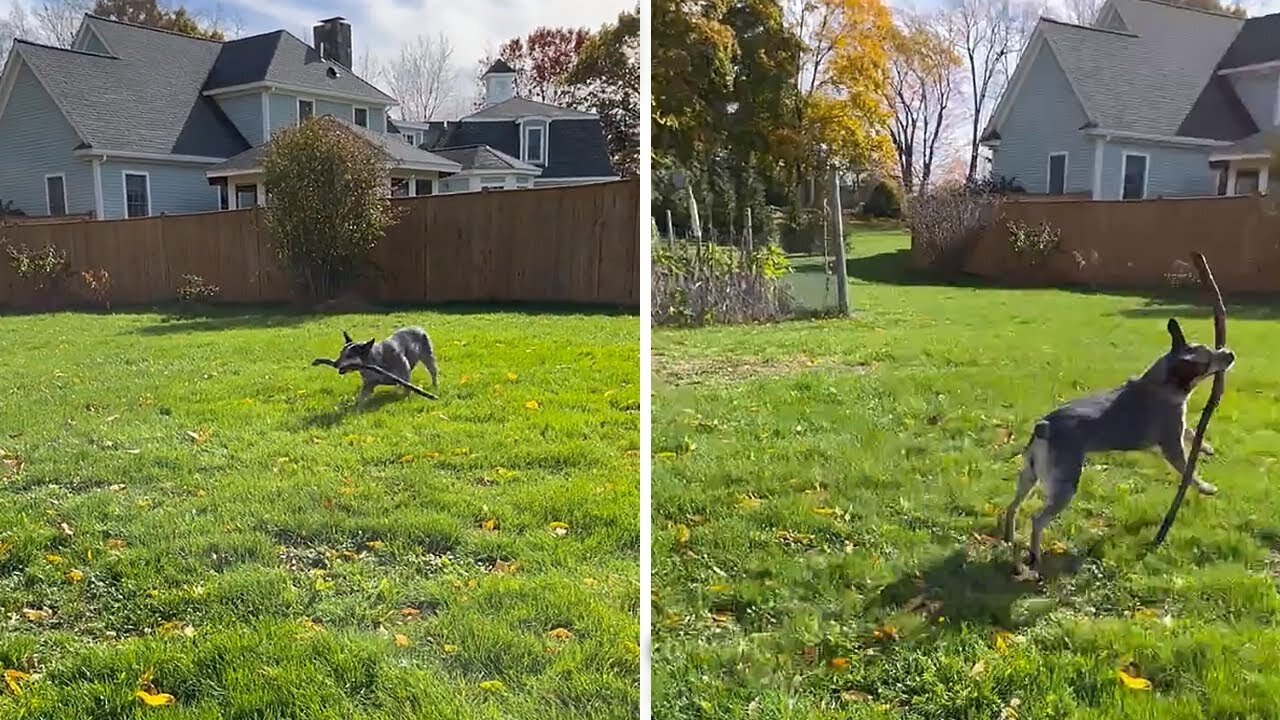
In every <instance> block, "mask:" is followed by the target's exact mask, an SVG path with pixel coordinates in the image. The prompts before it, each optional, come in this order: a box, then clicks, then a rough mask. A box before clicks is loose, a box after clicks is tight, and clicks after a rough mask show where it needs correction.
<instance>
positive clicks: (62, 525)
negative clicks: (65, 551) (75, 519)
mask: <svg viewBox="0 0 1280 720" xmlns="http://www.w3.org/2000/svg"><path fill="white" fill-rule="evenodd" d="M58 529H59V530H61V531H62V534H63V535H66V536H67V537H75V534H76V531H75V530H72V529H71V526H70V525H68V524H66V523H58Z"/></svg>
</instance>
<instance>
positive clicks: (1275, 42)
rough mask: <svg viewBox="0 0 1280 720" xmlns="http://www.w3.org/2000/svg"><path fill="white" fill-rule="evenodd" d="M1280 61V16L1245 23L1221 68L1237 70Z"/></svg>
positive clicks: (1224, 57)
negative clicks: (1247, 66)
mask: <svg viewBox="0 0 1280 720" xmlns="http://www.w3.org/2000/svg"><path fill="white" fill-rule="evenodd" d="M1274 60H1280V14H1276V15H1263V16H1262V17H1256V18H1249V19H1248V20H1246V21H1245V23H1244V27H1243V28H1241V29H1240V34H1239V35H1237V36H1236V40H1235V42H1233V43H1231V48H1230V49H1229V50H1227V53H1226V54H1225V55H1223V56H1222V63H1221V65H1220V67H1223V68H1235V67H1244V66H1246V65H1256V64H1258V63H1264V62H1272V61H1274Z"/></svg>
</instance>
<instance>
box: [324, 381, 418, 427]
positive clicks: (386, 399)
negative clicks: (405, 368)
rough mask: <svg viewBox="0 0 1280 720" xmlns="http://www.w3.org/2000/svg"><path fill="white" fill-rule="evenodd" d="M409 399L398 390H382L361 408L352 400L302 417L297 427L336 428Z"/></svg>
mask: <svg viewBox="0 0 1280 720" xmlns="http://www.w3.org/2000/svg"><path fill="white" fill-rule="evenodd" d="M411 397H412V396H406V395H404V394H402V393H401V392H400V391H398V390H384V391H382V392H375V393H374V394H373V396H372V397H370V398H369V402H368V403H366V404H365V406H364V407H363V408H358V407H356V404H355V400H354V398H353V399H352V400H351V401H350V402H348V403H344V404H342V405H339V406H337V407H334V408H331V409H329V410H323V411H321V412H317V413H312V414H310V415H308V416H306V417H304V418H303V419H302V420H301V422H299V426H300V427H301V428H302V429H316V428H332V427H336V426H338V425H341V424H342V423H344V422H346V421H347V420H348V419H349V418H351V417H352V416H354V415H358V414H361V413H369V412H375V411H377V410H379V409H381V408H382V407H383V406H385V405H390V404H391V403H394V402H400V401H401V400H408V399H410V398H411Z"/></svg>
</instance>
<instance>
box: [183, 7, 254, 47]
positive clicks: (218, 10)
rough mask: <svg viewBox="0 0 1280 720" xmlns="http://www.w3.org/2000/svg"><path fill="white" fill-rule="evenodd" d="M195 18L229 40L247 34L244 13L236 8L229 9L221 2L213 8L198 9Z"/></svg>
mask: <svg viewBox="0 0 1280 720" xmlns="http://www.w3.org/2000/svg"><path fill="white" fill-rule="evenodd" d="M195 18H196V20H198V21H199V22H200V24H201V25H203V26H205V27H206V28H208V29H210V30H217V31H218V32H221V33H222V34H223V35H224V36H226V38H227V39H228V40H234V39H236V38H241V37H244V36H245V30H246V25H245V21H244V15H241V14H240V11H239V10H237V9H234V8H232V9H230V10H228V9H227V6H226V5H224V4H222V3H221V2H218V3H217V4H215V5H214V6H213V7H212V8H208V9H205V10H201V11H198V12H197V13H196V14H195Z"/></svg>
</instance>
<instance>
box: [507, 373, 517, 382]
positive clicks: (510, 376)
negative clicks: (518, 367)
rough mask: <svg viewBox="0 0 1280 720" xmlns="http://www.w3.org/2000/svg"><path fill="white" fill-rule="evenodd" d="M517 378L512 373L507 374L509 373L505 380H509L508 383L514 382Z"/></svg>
mask: <svg viewBox="0 0 1280 720" xmlns="http://www.w3.org/2000/svg"><path fill="white" fill-rule="evenodd" d="M517 377H518V376H517V375H516V374H515V373H513V372H509V373H507V379H508V380H510V381H512V382H515V380H516V378H517Z"/></svg>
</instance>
